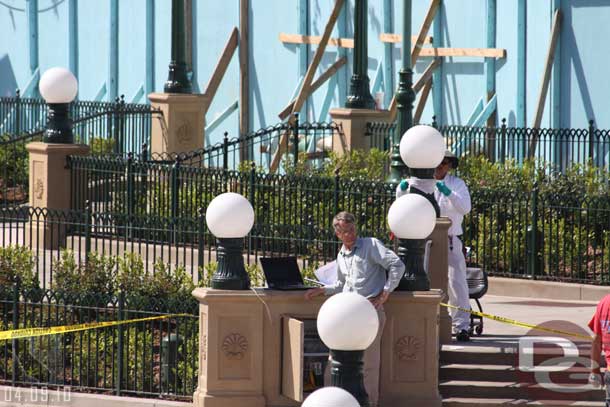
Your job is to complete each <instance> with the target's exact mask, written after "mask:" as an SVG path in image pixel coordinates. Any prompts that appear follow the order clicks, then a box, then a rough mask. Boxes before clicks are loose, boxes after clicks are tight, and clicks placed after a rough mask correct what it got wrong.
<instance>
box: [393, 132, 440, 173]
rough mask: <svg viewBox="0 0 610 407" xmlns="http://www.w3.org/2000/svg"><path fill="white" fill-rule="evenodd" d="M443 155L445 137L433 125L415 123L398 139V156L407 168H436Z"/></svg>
mask: <svg viewBox="0 0 610 407" xmlns="http://www.w3.org/2000/svg"><path fill="white" fill-rule="evenodd" d="M444 155H445V139H444V138H443V135H442V134H441V133H440V132H439V131H438V130H436V129H435V128H434V127H430V126H425V125H417V126H413V127H411V128H410V129H409V130H407V131H406V132H405V133H404V134H403V136H402V138H401V139H400V157H401V158H402V160H403V161H404V162H405V164H407V167H409V168H412V169H413V168H414V169H418V168H424V169H426V168H436V167H437V166H438V165H439V164H440V163H441V161H443V156H444Z"/></svg>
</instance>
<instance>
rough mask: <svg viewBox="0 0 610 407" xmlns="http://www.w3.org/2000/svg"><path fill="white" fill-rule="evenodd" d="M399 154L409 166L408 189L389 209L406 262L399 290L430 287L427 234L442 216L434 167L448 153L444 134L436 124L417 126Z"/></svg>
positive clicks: (402, 143) (393, 230) (392, 224)
mask: <svg viewBox="0 0 610 407" xmlns="http://www.w3.org/2000/svg"><path fill="white" fill-rule="evenodd" d="M399 150H400V156H401V158H402V160H403V161H404V162H405V163H406V165H407V166H408V167H409V169H410V172H411V177H410V178H409V179H408V185H409V186H408V191H407V192H408V193H407V194H406V195H403V196H401V197H400V198H398V199H397V200H396V201H395V202H394V203H393V204H392V206H391V207H390V211H389V212H388V224H389V225H390V229H391V230H392V232H394V235H395V236H396V237H398V238H399V248H398V255H399V256H400V257H401V259H402V260H403V262H404V263H405V267H406V273H405V275H404V276H403V279H402V280H401V282H400V285H399V287H398V289H399V290H404V291H421V290H429V289H430V280H429V279H428V275H427V273H426V271H425V265H424V257H425V247H426V238H427V237H428V236H429V235H430V234H431V233H432V231H433V230H434V226H435V225H436V218H437V217H439V216H440V209H439V207H438V203H437V202H436V199H435V198H434V188H435V180H434V168H436V167H437V166H438V165H439V164H440V163H441V161H442V160H443V156H444V153H445V141H444V139H443V136H442V135H441V134H440V133H439V132H438V130H436V129H435V128H433V127H430V126H421V125H419V126H414V127H411V128H410V129H409V130H407V131H406V132H405V134H404V135H403V136H402V139H401V140H400V145H399Z"/></svg>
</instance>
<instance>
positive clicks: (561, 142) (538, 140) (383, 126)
mask: <svg viewBox="0 0 610 407" xmlns="http://www.w3.org/2000/svg"><path fill="white" fill-rule="evenodd" d="M395 131H396V123H384V122H369V123H367V127H366V135H367V136H369V139H370V146H371V147H375V148H378V149H381V150H384V151H385V150H388V149H389V148H391V143H392V137H393V135H394V132H395ZM439 131H440V132H441V133H442V134H443V136H444V137H445V140H446V143H447V148H450V149H451V150H452V151H453V152H455V153H456V154H458V155H463V154H484V155H485V156H487V157H488V158H489V159H490V161H492V162H496V161H497V162H504V161H506V160H515V161H516V162H519V163H521V162H523V161H524V160H525V159H528V158H534V159H536V160H537V161H538V162H540V163H545V164H547V165H551V166H552V167H553V168H554V169H556V170H559V171H562V170H565V169H567V168H569V167H570V166H572V165H574V164H585V163H587V162H590V163H592V164H593V165H596V166H598V167H605V166H608V165H609V164H610V130H603V129H596V128H595V126H594V122H593V120H591V121H590V122H589V126H588V127H587V128H586V129H532V128H514V127H508V126H507V125H506V119H503V120H502V124H501V125H500V126H499V127H471V126H441V127H439Z"/></svg>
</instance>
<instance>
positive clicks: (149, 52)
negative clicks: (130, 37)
mask: <svg viewBox="0 0 610 407" xmlns="http://www.w3.org/2000/svg"><path fill="white" fill-rule="evenodd" d="M144 89H145V91H146V94H147V95H149V94H151V93H153V92H154V91H155V0H146V82H145V83H144Z"/></svg>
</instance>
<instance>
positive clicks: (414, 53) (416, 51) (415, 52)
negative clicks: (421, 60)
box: [411, 0, 441, 66]
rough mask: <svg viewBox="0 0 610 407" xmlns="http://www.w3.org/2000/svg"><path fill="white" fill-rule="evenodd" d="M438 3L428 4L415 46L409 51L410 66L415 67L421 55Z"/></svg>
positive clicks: (435, 0)
mask: <svg viewBox="0 0 610 407" xmlns="http://www.w3.org/2000/svg"><path fill="white" fill-rule="evenodd" d="M440 2H441V1H440V0H432V2H431V3H430V7H428V12H427V13H426V17H425V18H424V22H423V24H422V26H421V28H420V30H419V35H418V36H417V40H415V45H414V46H413V49H412V50H411V66H415V63H416V62H417V58H418V57H419V55H420V53H421V49H422V45H424V39H425V38H426V36H427V35H428V30H429V29H430V26H431V25H432V21H434V16H436V10H438V6H439V5H440Z"/></svg>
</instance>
